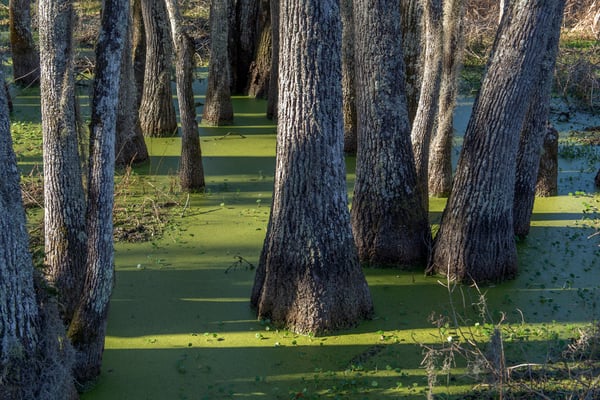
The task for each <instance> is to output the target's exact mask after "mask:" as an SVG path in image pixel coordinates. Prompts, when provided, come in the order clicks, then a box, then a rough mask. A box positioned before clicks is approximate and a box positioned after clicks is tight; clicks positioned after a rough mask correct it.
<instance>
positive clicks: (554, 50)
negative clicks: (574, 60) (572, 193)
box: [513, 0, 565, 238]
mask: <svg viewBox="0 0 600 400" xmlns="http://www.w3.org/2000/svg"><path fill="white" fill-rule="evenodd" d="M564 5H565V2H564V0H561V1H558V3H557V6H556V7H557V8H556V10H554V12H553V16H554V19H553V20H552V21H551V26H550V27H549V28H548V29H550V31H551V32H552V33H551V34H550V35H549V36H548V38H547V42H546V44H545V48H543V50H542V51H543V53H544V59H543V60H542V63H541V65H540V68H539V70H538V74H537V75H536V76H537V77H538V78H537V82H536V83H534V84H533V86H534V88H533V93H532V98H531V100H530V103H529V110H528V111H527V116H526V117H525V123H524V125H523V131H522V132H521V138H520V142H519V151H518V153H517V171H516V179H515V198H514V201H513V203H514V208H513V220H514V230H515V235H517V236H518V237H520V238H524V237H526V236H527V235H528V234H529V226H530V224H531V213H532V212H533V203H534V200H535V191H536V183H537V178H538V171H539V166H540V157H541V153H542V146H543V144H544V138H545V137H546V133H547V125H548V115H549V114H550V96H551V94H552V84H553V83H554V66H555V65H556V56H557V54H558V42H559V39H560V27H561V24H562V15H563V11H564Z"/></svg>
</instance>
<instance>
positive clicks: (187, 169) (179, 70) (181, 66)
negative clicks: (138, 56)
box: [166, 0, 204, 191]
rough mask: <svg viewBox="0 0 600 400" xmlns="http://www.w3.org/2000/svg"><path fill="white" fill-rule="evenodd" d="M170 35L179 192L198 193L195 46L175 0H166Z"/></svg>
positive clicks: (199, 164) (200, 170)
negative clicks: (178, 138)
mask: <svg viewBox="0 0 600 400" xmlns="http://www.w3.org/2000/svg"><path fill="white" fill-rule="evenodd" d="M166 5H167V11H168V12H169V20H170V22H171V33H172V35H173V44H174V46H175V54H176V63H175V72H176V76H177V98H178V100H179V118H180V119H181V131H182V134H181V160H180V165H179V181H180V184H181V188H182V190H186V191H198V190H202V189H204V169H203V167H202V153H201V150H200V138H199V136H198V123H197V122H196V104H195V102H194V90H193V87H192V84H193V79H194V46H193V43H192V40H191V39H190V36H189V35H188V34H187V32H186V31H185V30H184V28H183V24H182V18H181V14H180V12H179V5H178V3H177V0H166Z"/></svg>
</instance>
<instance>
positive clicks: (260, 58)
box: [248, 0, 273, 99]
mask: <svg viewBox="0 0 600 400" xmlns="http://www.w3.org/2000/svg"><path fill="white" fill-rule="evenodd" d="M270 3H271V1H270V0H260V2H259V9H258V30H257V36H258V37H257V43H256V46H255V51H254V61H253V62H252V64H251V65H250V78H249V82H248V85H249V86H248V96H251V97H256V98H258V99H267V98H268V97H269V78H270V75H271V57H272V54H273V43H272V34H271V31H272V27H271V4H270Z"/></svg>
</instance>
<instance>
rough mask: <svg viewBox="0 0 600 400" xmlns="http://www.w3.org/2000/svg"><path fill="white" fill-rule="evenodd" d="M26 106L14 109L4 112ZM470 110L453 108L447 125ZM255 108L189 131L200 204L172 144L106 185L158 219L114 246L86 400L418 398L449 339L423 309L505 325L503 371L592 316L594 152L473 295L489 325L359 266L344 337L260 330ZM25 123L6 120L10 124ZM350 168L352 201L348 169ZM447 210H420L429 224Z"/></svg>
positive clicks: (244, 105) (396, 274) (261, 162)
mask: <svg viewBox="0 0 600 400" xmlns="http://www.w3.org/2000/svg"><path fill="white" fill-rule="evenodd" d="M30 103H31V99H30V98H28V97H27V96H21V97H19V96H17V97H16V98H15V107H16V108H18V107H21V106H24V107H25V106H28V105H30ZM34 106H35V104H34ZM468 107H469V105H468V103H465V104H462V103H461V104H459V108H458V115H457V117H458V118H457V129H458V130H460V129H461V128H460V126H461V125H460V124H461V123H462V122H461V121H463V120H462V119H461V116H463V115H464V116H466V115H468ZM264 109H265V103H264V102H262V101H257V100H251V99H247V98H243V97H241V98H235V99H234V110H235V111H236V118H235V125H234V126H228V127H220V128H207V127H201V129H200V135H201V145H202V151H203V157H204V168H205V175H206V182H207V190H206V193H204V194H191V195H189V197H188V196H187V195H186V194H183V193H178V192H177V182H176V171H177V164H178V157H179V152H180V140H179V139H178V138H168V139H149V140H148V148H149V151H150V152H151V154H152V157H151V160H150V161H149V162H147V163H144V164H142V165H139V166H136V167H134V168H133V172H132V173H130V174H128V175H120V176H118V177H117V192H120V193H121V195H122V196H124V197H126V200H117V206H119V207H123V208H127V207H130V206H131V205H132V204H137V205H140V204H142V205H144V207H145V209H148V210H151V214H152V212H155V213H156V218H157V219H160V216H159V214H160V212H159V211H158V203H159V202H160V201H162V203H165V204H166V203H168V204H169V207H170V216H169V218H167V219H164V220H162V222H161V224H162V226H161V228H162V230H161V233H160V234H156V235H155V236H154V237H152V236H151V237H150V239H149V240H148V241H144V242H134V243H129V242H126V241H121V242H119V243H117V244H116V271H117V272H116V276H117V277H116V286H115V288H114V292H113V296H112V301H111V307H110V313H109V321H108V333H107V338H106V349H105V353H104V360H103V368H102V374H101V376H100V378H99V380H98V382H97V385H96V386H95V387H94V388H93V389H92V390H91V391H89V392H87V393H85V394H83V395H82V398H83V399H85V400H104V399H107V400H108V399H110V400H118V399H128V400H135V399H160V400H162V399H238V398H239V399H295V398H347V399H363V398H364V399H380V398H390V399H393V398H423V397H424V396H425V393H426V390H427V385H428V381H427V373H426V370H425V368H424V367H423V366H421V361H422V360H423V347H422V345H424V344H431V345H438V346H441V344H442V343H443V342H444V341H446V340H448V341H451V340H456V339H457V337H456V336H455V335H456V332H455V331H452V330H449V329H445V328H442V329H441V330H438V329H437V328H434V326H433V325H432V323H431V321H430V320H429V317H430V315H432V313H435V314H437V315H440V314H441V315H445V316H448V317H451V316H452V315H453V311H456V313H457V314H458V315H459V316H460V317H462V318H464V320H461V323H462V324H463V325H465V326H470V327H475V326H485V323H492V324H494V323H498V322H499V321H500V319H501V317H502V315H505V318H506V323H507V324H508V323H510V326H511V327H514V328H510V329H509V330H510V332H513V336H512V337H509V338H507V341H510V340H512V341H514V342H515V343H517V342H518V343H519V344H520V345H519V346H518V347H519V351H515V352H514V354H512V353H511V359H510V360H509V361H508V362H510V363H514V364H518V363H521V362H541V361H543V360H544V357H545V356H546V354H547V353H548V352H549V351H550V350H551V349H553V348H555V347H556V346H557V341H556V339H557V338H567V337H570V336H572V335H574V329H575V327H577V326H579V325H581V324H585V323H586V322H589V321H592V320H597V319H598V317H599V314H598V308H597V307H598V305H597V303H596V301H597V297H598V288H599V285H600V273H599V272H598V265H597V260H598V258H599V257H598V255H599V251H600V250H599V249H600V248H599V247H598V246H597V243H598V241H599V239H597V238H592V239H589V238H588V236H589V235H590V234H591V233H593V232H594V229H593V228H592V227H591V226H593V225H595V223H596V218H597V214H596V211H597V210H596V207H597V206H598V197H597V196H595V195H593V191H594V188H593V175H594V173H595V172H596V168H597V166H596V165H595V164H593V165H591V166H590V165H589V160H590V159H592V160H595V159H596V152H595V149H594V148H591V150H585V151H583V150H582V151H580V152H579V153H578V154H579V156H577V157H571V158H569V159H561V171H560V178H559V179H560V182H559V186H560V196H558V197H554V198H548V199H541V198H540V199H536V204H535V211H534V216H533V221H532V229H531V234H530V235H529V237H528V238H527V239H526V240H524V241H522V242H521V243H519V246H518V250H519V263H520V273H519V276H518V277H517V279H515V280H513V281H510V282H507V283H504V284H501V285H497V286H494V287H482V288H479V289H480V291H481V292H483V293H484V294H485V297H486V299H487V300H486V302H487V310H488V314H487V316H486V317H485V318H483V317H480V316H479V315H478V312H477V307H476V306H475V304H476V303H478V302H479V300H480V296H479V293H478V292H477V290H475V289H473V288H468V287H464V288H455V289H454V291H453V293H452V294H449V290H448V289H447V288H445V287H444V286H443V284H444V283H445V282H440V281H439V278H436V277H424V276H423V273H422V272H421V271H420V270H415V271H412V272H400V271H397V270H393V269H365V274H366V277H367V280H368V283H369V285H370V289H371V293H372V296H373V300H374V304H375V318H374V319H373V320H371V321H365V322H363V323H361V324H360V325H359V326H358V327H356V328H355V329H352V330H348V331H342V332H336V333H335V334H332V335H327V336H323V337H317V338H315V337H311V336H299V335H295V334H293V333H291V332H287V331H285V330H277V329H276V328H275V327H273V326H271V325H270V323H269V321H257V320H256V317H255V314H254V313H253V312H252V310H251V309H250V307H249V300H248V299H249V295H250V290H251V288H252V284H253V279H254V271H253V269H252V268H251V267H250V264H252V265H256V264H257V262H258V257H259V254H260V250H261V246H262V241H263V239H264V235H265V229H266V226H267V220H268V213H269V205H270V198H271V191H272V185H273V174H274V165H275V127H274V126H273V124H272V122H271V121H269V120H267V119H265V118H264V117H263V115H264ZM38 112H39V111H38ZM463 113H464V114H463ZM24 115H25V114H19V113H16V114H15V116H14V118H15V123H17V124H18V123H20V122H19V121H18V119H19V118H21V117H22V118H23V119H24V118H25V116H24ZM28 115H30V114H28ZM23 123H25V122H23ZM567 129H568V128H567ZM17 140H21V139H19V138H17ZM457 142H458V141H457ZM35 151H36V149H33V150H32V154H25V155H23V154H21V157H20V162H21V165H22V167H23V168H24V170H27V169H29V168H30V165H33V164H35V163H40V162H41V158H40V156H39V155H37V154H35ZM347 167H348V188H349V194H350V196H351V193H352V184H353V179H354V175H353V172H354V160H353V159H352V158H349V159H348V160H347ZM124 181H127V182H129V185H131V186H128V185H127V184H122V182H124ZM569 193H570V194H569ZM590 193H592V194H590ZM158 199H162V200H160V201H159V200H158ZM165 199H167V200H165ZM120 201H122V203H120ZM444 204H445V201H444V200H442V199H432V200H431V218H432V222H433V223H434V224H435V223H436V222H438V221H439V219H440V217H441V212H442V210H443V207H444ZM163 205H164V204H163ZM152 210H154V211H152ZM130 218H136V217H135V214H134V213H133V212H132V214H131V216H130ZM440 283H442V284H440ZM506 326H509V325H506ZM507 343H508V342H507ZM521 345H523V346H521ZM477 383H479V381H477V380H475V379H472V370H471V369H469V370H467V369H465V363H464V362H462V361H461V360H457V365H456V367H455V368H454V370H453V373H452V379H451V380H446V376H445V375H440V377H439V382H438V383H437V385H436V388H435V392H436V393H465V392H468V391H469V390H470V388H471V387H472V386H473V385H475V384H477Z"/></svg>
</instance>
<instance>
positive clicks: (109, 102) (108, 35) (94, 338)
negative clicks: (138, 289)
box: [69, 0, 129, 384]
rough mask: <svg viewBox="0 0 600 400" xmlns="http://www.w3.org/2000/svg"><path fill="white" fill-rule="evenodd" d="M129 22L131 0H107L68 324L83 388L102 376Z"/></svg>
mask: <svg viewBox="0 0 600 400" xmlns="http://www.w3.org/2000/svg"><path fill="white" fill-rule="evenodd" d="M128 22H129V1H128V0H104V1H103V10H102V26H101V31H100V35H99V38H98V41H97V44H96V74H95V78H94V94H93V99H92V116H91V124H90V172H89V184H88V202H87V213H86V214H87V215H86V217H87V233H88V243H87V250H88V257H87V268H86V277H85V286H84V291H83V295H82V297H81V302H80V303H79V306H78V308H77V311H76V313H75V315H74V317H73V321H72V322H71V325H70V326H69V338H70V339H71V342H72V343H73V345H74V347H75V349H76V351H77V358H76V364H75V368H74V374H75V378H76V379H77V381H78V382H79V383H80V384H82V383H85V382H89V381H92V380H93V379H95V378H96V377H97V376H98V375H99V374H100V366H101V364H102V353H103V350H104V337H105V334H106V321H107V317H108V304H109V301H110V296H111V293H112V287H113V280H114V245H113V214H112V213H113V197H114V171H115V137H116V125H117V108H118V99H119V96H118V94H119V83H120V82H119V77H120V74H121V71H120V69H121V61H122V60H121V56H122V53H123V48H124V44H125V42H126V41H127V39H126V37H127V30H128Z"/></svg>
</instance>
